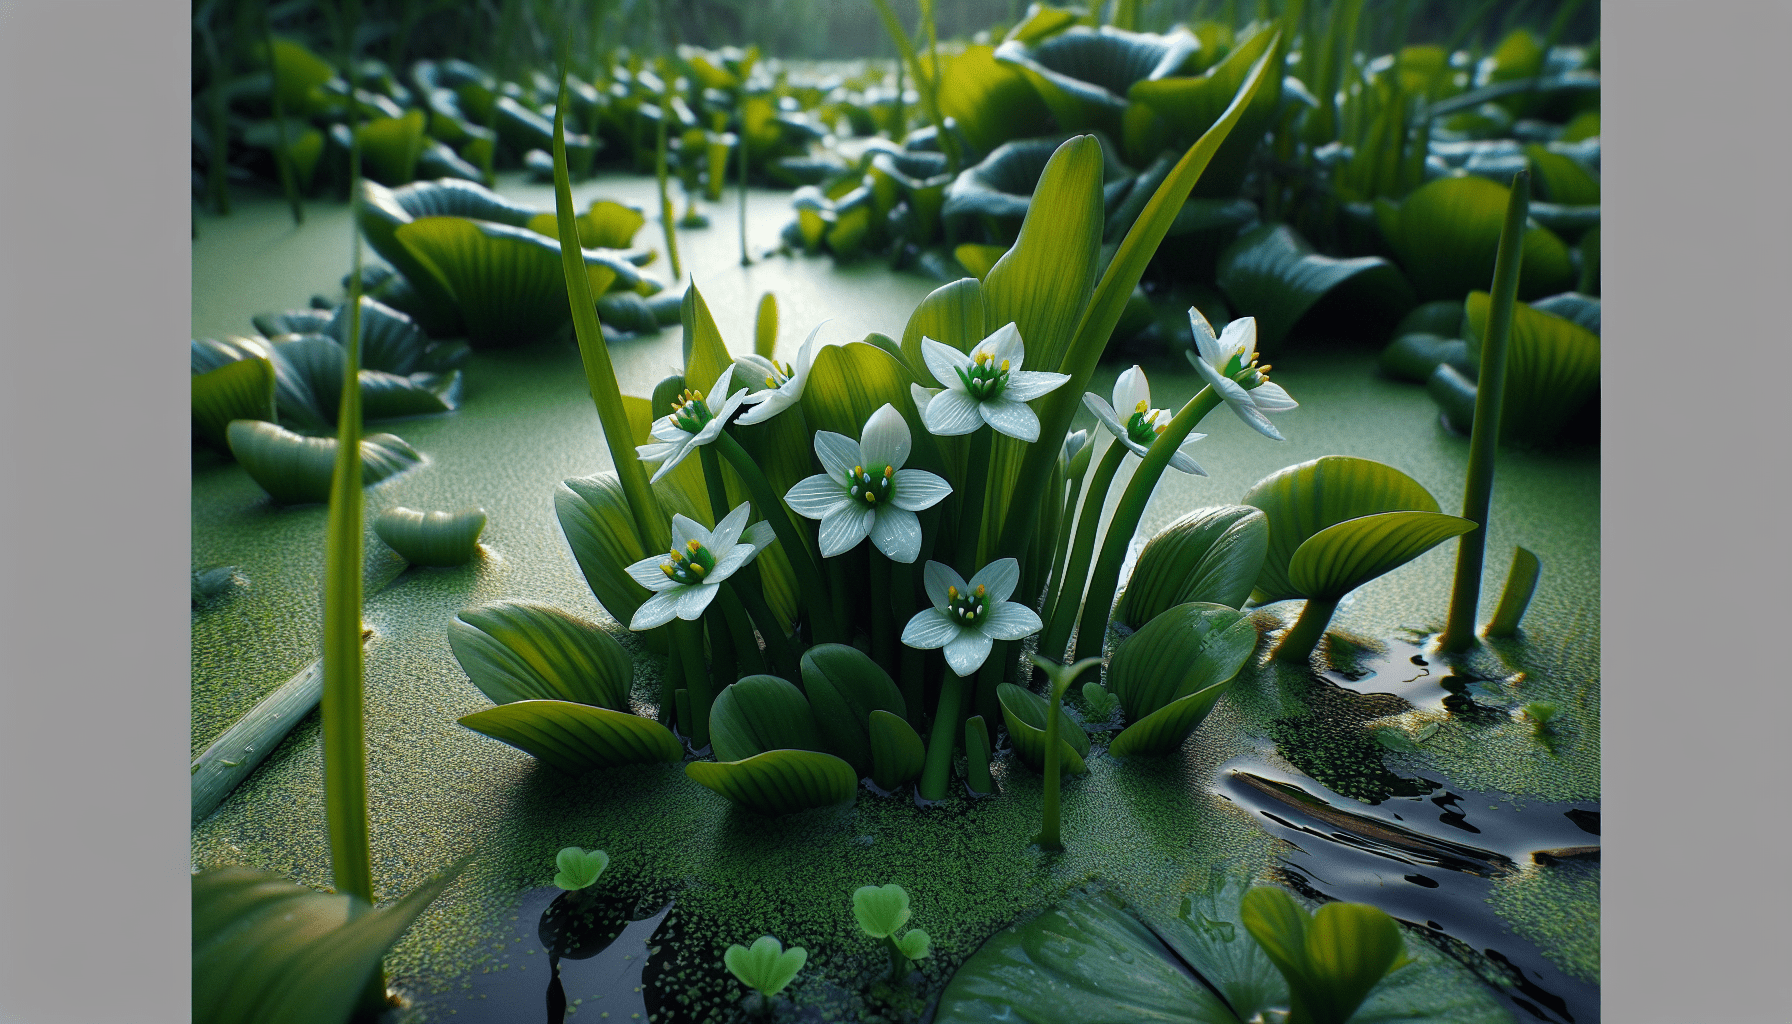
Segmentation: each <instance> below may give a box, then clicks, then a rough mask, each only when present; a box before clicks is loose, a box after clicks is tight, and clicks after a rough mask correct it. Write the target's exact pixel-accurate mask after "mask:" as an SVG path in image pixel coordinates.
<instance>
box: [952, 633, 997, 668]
mask: <svg viewBox="0 0 1792 1024" xmlns="http://www.w3.org/2000/svg"><path fill="white" fill-rule="evenodd" d="M994 645H995V644H994V641H992V640H990V638H989V637H986V636H984V635H983V634H982V633H979V632H977V631H976V630H974V629H967V630H965V631H963V632H961V633H959V634H958V638H957V639H956V640H953V641H952V642H951V643H949V644H947V645H946V664H947V665H949V666H951V668H952V671H954V672H956V673H958V674H959V675H960V676H968V675H971V674H972V673H974V672H976V671H977V670H978V669H980V668H982V667H983V663H984V662H985V661H988V660H989V649H990V648H991V647H993V646H994Z"/></svg>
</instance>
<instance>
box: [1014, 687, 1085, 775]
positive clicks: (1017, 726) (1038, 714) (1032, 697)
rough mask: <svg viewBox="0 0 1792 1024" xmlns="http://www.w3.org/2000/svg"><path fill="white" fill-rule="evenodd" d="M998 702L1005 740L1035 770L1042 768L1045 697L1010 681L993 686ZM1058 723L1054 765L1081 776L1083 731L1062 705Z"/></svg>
mask: <svg viewBox="0 0 1792 1024" xmlns="http://www.w3.org/2000/svg"><path fill="white" fill-rule="evenodd" d="M996 697H997V699H998V700H999V701H1000V702H1001V705H1002V720H1003V721H1004V722H1006V723H1007V724H1008V739H1009V741H1010V742H1012V743H1013V744H1014V752H1015V754H1016V755H1018V756H1019V757H1020V759H1021V760H1022V761H1024V762H1026V763H1027V765H1028V766H1029V767H1031V768H1032V769H1033V770H1034V771H1036V772H1043V771H1045V725H1046V718H1045V716H1046V703H1045V698H1044V697H1041V696H1039V695H1038V694H1036V693H1034V692H1032V691H1031V690H1024V689H1022V688H1020V687H1018V686H1016V685H1014V684H1013V683H1002V684H1000V685H998V686H997V687H996ZM1058 714H1059V715H1060V716H1061V719H1060V721H1059V722H1058V764H1059V766H1060V769H1059V770H1060V771H1061V772H1062V773H1063V774H1065V775H1081V774H1083V773H1084V772H1086V771H1088V768H1086V767H1084V765H1083V756H1084V755H1085V754H1087V753H1088V752H1089V736H1088V734H1087V733H1085V732H1083V729H1082V727H1081V726H1079V725H1077V724H1076V721H1075V720H1074V719H1072V718H1071V717H1070V715H1069V713H1067V712H1066V711H1065V710H1064V709H1063V708H1061V707H1060V708H1059V709H1058Z"/></svg>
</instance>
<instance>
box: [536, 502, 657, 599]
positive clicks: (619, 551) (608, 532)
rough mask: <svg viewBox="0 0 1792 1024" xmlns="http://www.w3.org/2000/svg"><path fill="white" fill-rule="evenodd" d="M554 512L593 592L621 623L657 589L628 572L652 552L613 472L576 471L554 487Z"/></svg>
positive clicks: (574, 557) (580, 569)
mask: <svg viewBox="0 0 1792 1024" xmlns="http://www.w3.org/2000/svg"><path fill="white" fill-rule="evenodd" d="M554 515H555V517H556V518H558V519H559V521H560V530H561V532H562V533H564V534H566V543H567V546H569V547H571V548H572V556H573V559H574V560H575V561H577V562H578V563H579V571H580V572H581V573H583V574H584V576H585V583H586V585H587V586H589V587H590V588H591V595H592V596H593V597H595V598H597V603H598V604H600V605H602V606H603V609H604V611H606V612H609V613H610V617H611V618H613V619H615V620H616V621H617V622H619V623H626V622H628V621H629V620H630V619H632V618H634V615H635V611H636V610H637V609H639V608H640V607H641V605H643V604H645V603H646V601H647V599H648V598H649V597H651V596H652V595H651V594H649V593H648V592H647V590H646V589H645V588H643V587H642V586H641V585H640V584H639V583H636V582H635V580H634V578H633V577H632V576H630V575H629V574H628V567H629V566H630V565H632V564H634V563H635V562H639V561H640V560H641V559H643V558H646V557H647V551H646V549H645V548H644V547H643V546H642V544H641V541H640V538H638V537H636V536H635V526H634V514H633V513H632V512H631V511H630V510H629V507H628V500H627V498H626V497H625V496H624V495H623V493H622V484H621V483H620V482H619V481H618V480H617V479H616V474H614V473H600V474H598V475H597V476H589V477H575V478H574V479H571V480H567V481H565V482H564V483H562V484H561V485H560V487H559V489H558V490H556V491H555V492H554Z"/></svg>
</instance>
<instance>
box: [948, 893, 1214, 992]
mask: <svg viewBox="0 0 1792 1024" xmlns="http://www.w3.org/2000/svg"><path fill="white" fill-rule="evenodd" d="M1121 965H1124V966H1123V967H1122V966H1121ZM1200 966H1205V965H1200ZM933 1019H934V1021H935V1024H997V1022H1011V1021H1017V1020H1018V1021H1028V1022H1032V1024H1085V1022H1097V1021H1102V1022H1119V1021H1125V1022H1127V1024H1238V1018H1237V1017H1236V1016H1234V1015H1233V1014H1232V1012H1231V1011H1230V1010H1228V1009H1227V1008H1226V1005H1225V1003H1223V1002H1221V1001H1220V999H1219V997H1218V996H1216V995H1214V994H1213V991H1212V990H1211V989H1209V988H1208V987H1207V986H1206V985H1204V984H1202V982H1201V979H1200V978H1199V977H1198V976H1196V975H1195V974H1194V973H1193V972H1192V971H1190V970H1189V968H1188V967H1187V966H1185V965H1184V964H1183V963H1182V962H1181V961H1180V960H1179V959H1178V958H1177V956H1176V954H1175V953H1174V952H1173V951H1172V950H1171V949H1170V948H1169V947H1168V946H1166V945H1165V944H1164V943H1163V941H1162V940H1161V939H1159V938H1158V937H1157V935H1156V934H1154V933H1153V931H1152V930H1151V929H1150V928H1148V927H1146V926H1145V924H1144V923H1142V922H1141V921H1140V920H1139V919H1138V918H1137V917H1135V916H1134V915H1133V914H1131V913H1130V912H1128V911H1127V909H1126V908H1125V906H1124V905H1123V904H1122V903H1121V902H1120V901H1119V900H1118V899H1117V898H1116V897H1114V896H1112V895H1110V894H1107V893H1089V892H1076V893H1073V894H1072V895H1071V896H1070V897H1069V898H1068V899H1066V900H1064V901H1063V902H1061V903H1059V904H1058V905H1057V906H1055V907H1052V908H1051V909H1049V910H1046V911H1045V912H1043V913H1041V914H1039V915H1038V916H1036V917H1034V918H1032V919H1030V920H1027V921H1022V922H1020V923H1018V924H1015V925H1012V926H1010V927H1008V928H1004V929H1002V930H1001V931H999V932H997V933H995V934H994V935H992V936H990V937H989V939H988V940H987V941H985V942H984V943H983V945H982V946H981V947H979V948H978V950H977V951H976V952H975V953H973V954H971V956H970V958H969V959H967V960H966V961H965V962H964V964H963V966H961V967H960V968H959V969H958V972H957V973H956V974H954V975H953V976H952V980H951V981H949V982H947V983H946V988H945V991H944V992H942V993H941V995H940V1000H939V1008H938V1010H937V1011H936V1012H935V1014H934V1017H933Z"/></svg>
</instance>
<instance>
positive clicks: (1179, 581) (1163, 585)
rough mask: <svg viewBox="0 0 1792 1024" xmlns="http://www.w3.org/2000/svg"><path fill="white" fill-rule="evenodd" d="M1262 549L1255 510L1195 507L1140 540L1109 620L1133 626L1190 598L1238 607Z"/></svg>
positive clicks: (1265, 539)
mask: <svg viewBox="0 0 1792 1024" xmlns="http://www.w3.org/2000/svg"><path fill="white" fill-rule="evenodd" d="M1268 550H1269V520H1268V519H1267V518H1266V517H1265V516H1264V515H1263V513H1262V511H1261V510H1259V509H1255V508H1252V507H1250V506H1248V505H1220V506H1217V507H1214V508H1201V509H1196V510H1195V511H1193V512H1190V513H1188V514H1187V515H1185V516H1183V517H1182V518H1180V519H1178V520H1176V521H1175V522H1173V523H1171V524H1170V525H1169V526H1166V527H1164V528H1163V529H1162V530H1160V531H1158V533H1157V535H1156V536H1155V537H1152V538H1151V540H1149V541H1148V542H1146V544H1145V548H1144V550H1143V551H1141V552H1139V559H1138V564H1137V566H1136V567H1135V568H1134V569H1133V573H1132V579H1131V580H1129V581H1128V582H1127V584H1126V592H1125V593H1124V594H1122V595H1121V597H1120V603H1119V606H1118V607H1117V608H1116V609H1115V611H1114V618H1115V619H1116V620H1117V621H1119V622H1123V623H1125V624H1126V625H1127V626H1129V627H1131V628H1133V629H1138V628H1139V627H1140V626H1143V625H1144V624H1145V623H1147V622H1149V621H1151V620H1152V619H1155V618H1157V617H1158V616H1159V615H1161V614H1162V613H1163V612H1164V611H1166V610H1168V609H1170V608H1173V607H1175V606H1176V605H1179V604H1187V603H1188V602H1190V601H1203V602H1209V603H1212V604H1222V605H1226V606H1227V607H1229V608H1240V607H1243V606H1244V602H1245V600H1246V599H1247V598H1249V597H1250V596H1251V587H1252V586H1254V585H1255V584H1256V582H1257V575H1258V573H1259V572H1261V571H1262V569H1263V558H1264V555H1265V553H1266V552H1268Z"/></svg>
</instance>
